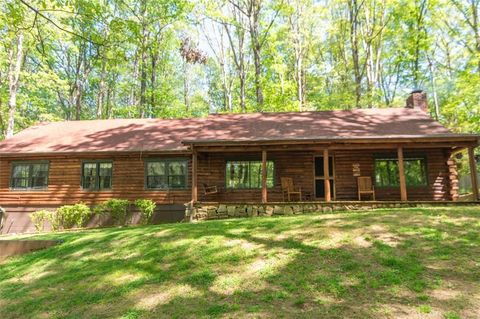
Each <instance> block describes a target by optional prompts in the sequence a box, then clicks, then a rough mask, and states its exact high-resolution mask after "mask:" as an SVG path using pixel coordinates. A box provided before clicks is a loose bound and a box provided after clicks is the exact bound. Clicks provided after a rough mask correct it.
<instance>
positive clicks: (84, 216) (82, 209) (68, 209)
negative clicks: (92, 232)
mask: <svg viewBox="0 0 480 319" xmlns="http://www.w3.org/2000/svg"><path fill="white" fill-rule="evenodd" d="M91 213H92V212H91V211H90V208H89V207H88V206H87V205H85V204H83V203H79V204H75V205H65V206H62V207H60V208H59V209H58V210H57V216H56V219H57V220H58V221H59V222H60V224H61V226H62V227H63V228H64V229H70V228H73V227H75V226H77V227H82V226H84V225H85V223H86V222H87V220H88V218H89V217H90V215H91ZM52 228H53V227H52Z"/></svg>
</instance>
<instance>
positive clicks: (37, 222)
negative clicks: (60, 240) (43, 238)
mask: <svg viewBox="0 0 480 319" xmlns="http://www.w3.org/2000/svg"><path fill="white" fill-rule="evenodd" d="M53 213H54V212H51V211H49V210H39V211H36V212H33V213H31V214H30V220H31V221H32V223H33V225H34V226H35V230H36V231H37V232H40V231H42V230H43V229H44V227H45V221H47V220H50V215H52V214H53Z"/></svg>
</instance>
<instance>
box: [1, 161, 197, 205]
mask: <svg viewBox="0 0 480 319" xmlns="http://www.w3.org/2000/svg"><path fill="white" fill-rule="evenodd" d="M150 157H151V158H167V157H168V158H172V157H174V158H185V156H183V157H180V156H150ZM150 157H148V156H142V157H141V156H140V154H133V155H123V156H110V157H98V156H97V157H84V158H72V157H68V156H56V157H41V158H40V157H38V158H31V157H29V158H28V160H29V161H30V160H48V161H50V168H49V179H48V189H46V190H32V191H21V190H11V189H10V187H9V183H10V174H11V167H12V165H11V162H12V161H19V159H13V160H11V159H8V160H6V159H2V160H0V205H19V204H20V205H61V204H72V203H77V202H80V201H82V202H85V203H87V204H96V203H99V202H102V201H105V200H107V199H110V198H124V199H129V200H135V199H137V198H148V199H152V200H154V201H156V202H158V203H164V204H171V203H186V202H188V201H190V198H191V190H190V185H191V174H190V171H191V169H190V164H189V169H188V170H189V175H188V184H187V189H184V190H171V191H165V190H147V189H145V186H144V183H145V180H144V159H147V158H150ZM92 159H108V160H113V177H112V189H111V190H102V191H88V190H83V189H82V188H81V186H80V178H81V163H82V161H83V160H92ZM186 159H188V160H189V163H190V162H191V161H190V157H186Z"/></svg>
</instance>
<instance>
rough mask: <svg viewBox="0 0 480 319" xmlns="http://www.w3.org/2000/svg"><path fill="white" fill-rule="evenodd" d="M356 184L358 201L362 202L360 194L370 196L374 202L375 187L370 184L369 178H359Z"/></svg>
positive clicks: (370, 179)
mask: <svg viewBox="0 0 480 319" xmlns="http://www.w3.org/2000/svg"><path fill="white" fill-rule="evenodd" d="M357 183H358V200H362V194H369V195H372V198H373V200H375V186H373V184H372V178H371V177H370V176H361V177H359V178H358V180H357Z"/></svg>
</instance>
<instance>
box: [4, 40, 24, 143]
mask: <svg viewBox="0 0 480 319" xmlns="http://www.w3.org/2000/svg"><path fill="white" fill-rule="evenodd" d="M15 49H16V52H15ZM22 61H23V34H22V33H20V34H19V35H18V36H17V38H16V43H15V45H14V44H13V43H12V47H11V48H10V52H9V62H10V66H9V71H8V82H9V83H8V94H9V97H8V123H7V132H6V134H5V137H6V138H9V137H12V136H13V133H14V130H15V113H16V111H17V91H18V86H19V79H20V70H21V68H22Z"/></svg>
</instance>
